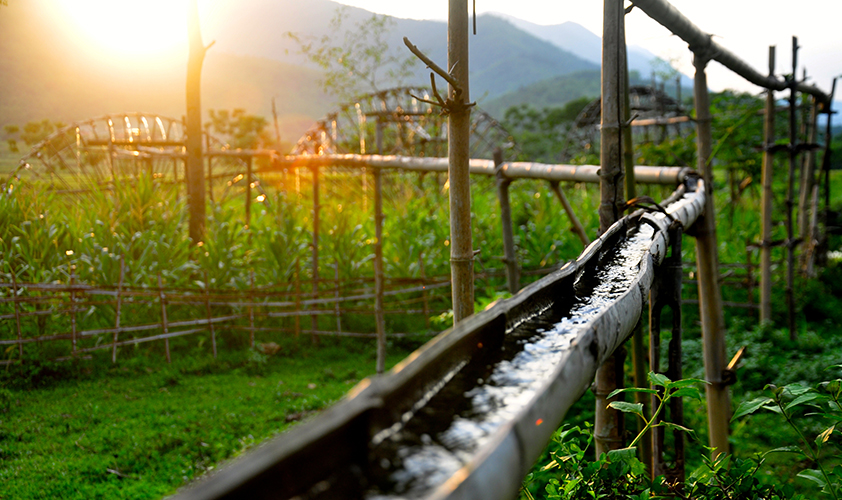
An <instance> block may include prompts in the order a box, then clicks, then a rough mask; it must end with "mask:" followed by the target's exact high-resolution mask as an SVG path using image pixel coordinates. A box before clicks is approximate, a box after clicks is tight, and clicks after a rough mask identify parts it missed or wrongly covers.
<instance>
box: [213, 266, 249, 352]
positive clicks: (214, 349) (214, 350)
mask: <svg viewBox="0 0 842 500" xmlns="http://www.w3.org/2000/svg"><path fill="white" fill-rule="evenodd" d="M249 290H250V291H251V294H252V296H254V269H251V270H249ZM249 347H251V348H252V349H253V348H254V306H253V305H251V304H249ZM215 350H216V343H214V351H215Z"/></svg>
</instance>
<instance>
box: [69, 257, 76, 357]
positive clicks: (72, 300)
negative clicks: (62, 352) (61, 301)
mask: <svg viewBox="0 0 842 500" xmlns="http://www.w3.org/2000/svg"><path fill="white" fill-rule="evenodd" d="M75 284H76V266H74V265H71V266H70V334H71V335H72V337H73V339H72V340H71V345H72V351H71V355H72V356H76V290H75V289H74V287H73V286H74V285H75Z"/></svg>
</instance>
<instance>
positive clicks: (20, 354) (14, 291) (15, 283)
mask: <svg viewBox="0 0 842 500" xmlns="http://www.w3.org/2000/svg"><path fill="white" fill-rule="evenodd" d="M12 304H14V307H15V328H16V329H17V332H18V358H19V359H20V361H23V332H22V331H21V328H20V303H19V299H18V278H17V275H16V274H15V272H14V271H12Z"/></svg>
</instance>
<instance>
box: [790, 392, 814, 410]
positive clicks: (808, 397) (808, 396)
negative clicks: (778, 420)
mask: <svg viewBox="0 0 842 500" xmlns="http://www.w3.org/2000/svg"><path fill="white" fill-rule="evenodd" d="M818 397H819V394H817V393H815V392H807V393H804V394H801V395H800V396H798V397H797V398H795V399H793V400H792V401H791V402H790V403H789V404H788V405H786V406H785V407H784V410H787V411H788V410H790V409H791V408H795V407H796V406H798V405H801V404H804V403H809V402H810V401H813V400H815V399H817V398H818Z"/></svg>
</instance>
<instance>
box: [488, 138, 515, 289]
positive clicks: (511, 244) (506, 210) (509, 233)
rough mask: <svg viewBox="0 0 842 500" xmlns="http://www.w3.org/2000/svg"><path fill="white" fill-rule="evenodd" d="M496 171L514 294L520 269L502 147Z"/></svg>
mask: <svg viewBox="0 0 842 500" xmlns="http://www.w3.org/2000/svg"><path fill="white" fill-rule="evenodd" d="M494 173H495V176H496V178H497V201H498V202H499V203H500V223H501V225H502V229H503V252H504V255H505V257H504V259H505V262H506V278H507V282H508V286H509V293H511V294H512V295H514V294H516V293H517V291H518V290H519V289H520V283H519V282H520V276H519V275H520V270H519V269H518V265H517V254H516V253H515V237H514V234H513V230H512V207H511V205H510V204H509V184H511V183H512V181H511V179H507V178H506V176H505V175H504V174H503V151H501V150H500V148H495V149H494Z"/></svg>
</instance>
